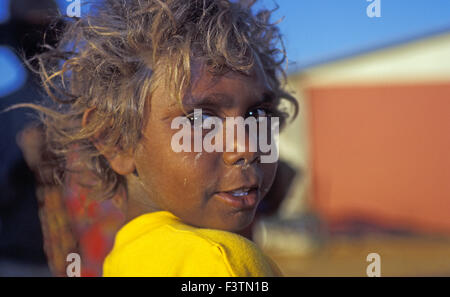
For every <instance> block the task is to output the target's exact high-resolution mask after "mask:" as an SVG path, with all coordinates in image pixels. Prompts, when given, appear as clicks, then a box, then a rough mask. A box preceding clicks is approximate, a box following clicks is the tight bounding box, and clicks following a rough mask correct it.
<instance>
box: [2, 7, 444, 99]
mask: <svg viewBox="0 0 450 297" xmlns="http://www.w3.org/2000/svg"><path fill="white" fill-rule="evenodd" d="M9 1H10V0H0V23H1V22H5V21H7V18H8V15H9V14H8V11H7V10H6V7H7V4H8V2H9ZM81 1H83V0H81ZM260 1H261V0H260ZM379 1H380V3H381V17H380V18H369V17H368V16H367V14H366V8H367V6H368V5H369V4H370V2H367V0H278V1H277V3H278V5H279V9H278V11H277V12H276V13H275V14H274V20H276V19H279V18H281V17H284V20H283V22H282V23H281V24H280V28H281V31H282V33H283V35H284V38H285V43H286V47H287V53H288V57H289V61H291V62H295V64H292V65H290V70H291V71H295V70H297V69H301V68H305V67H307V66H310V65H314V64H317V63H321V62H324V61H329V60H333V59H335V58H338V57H342V56H346V55H350V54H353V53H358V52H362V51H368V50H370V49H373V48H378V47H380V46H384V45H389V44H393V43H398V42H401V41H404V40H408V39H412V38H416V37H420V36H424V35H427V34H430V33H432V32H437V31H443V30H450V0H379ZM57 2H58V4H59V5H60V7H61V8H62V9H63V11H65V7H66V6H67V4H68V2H67V1H66V0H57ZM259 5H263V6H266V7H268V8H273V7H274V6H275V5H274V1H272V0H262V1H261V4H259ZM0 46H1V44H0ZM3 52H5V51H3ZM0 54H2V53H1V52H0ZM6 58H7V57H6ZM6 58H3V59H0V64H2V63H3V64H2V65H0V77H5V76H6V75H7V74H5V73H4V71H3V70H2V69H10V68H8V67H13V66H12V65H17V63H16V62H17V61H13V62H12V64H11V65H5V63H7V60H8V59H6ZM5 61H6V62H5ZM14 67H18V66H14ZM10 73H11V72H10ZM15 73H16V79H17V81H18V83H17V84H15V86H16V87H18V86H20V85H21V84H22V83H23V79H22V80H21V79H20V73H23V72H21V71H17V72H15ZM9 81H10V82H11V81H13V80H12V79H11V80H9ZM0 87H1V86H0ZM11 90H12V89H8V91H7V92H6V91H4V92H3V93H9V92H10V91H11ZM1 93H2V90H0V94H1Z"/></svg>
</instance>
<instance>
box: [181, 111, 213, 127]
mask: <svg viewBox="0 0 450 297" xmlns="http://www.w3.org/2000/svg"><path fill="white" fill-rule="evenodd" d="M211 116H212V115H210V114H205V113H203V112H192V113H190V114H188V115H187V116H186V118H188V120H189V121H190V122H191V124H192V126H193V127H195V125H203V122H204V121H205V120H206V119H207V118H209V117H211Z"/></svg>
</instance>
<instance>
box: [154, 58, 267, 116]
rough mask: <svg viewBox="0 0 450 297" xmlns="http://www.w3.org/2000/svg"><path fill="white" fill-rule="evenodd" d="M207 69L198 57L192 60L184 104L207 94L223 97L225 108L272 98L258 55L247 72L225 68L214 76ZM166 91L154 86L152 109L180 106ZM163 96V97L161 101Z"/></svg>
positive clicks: (218, 97) (190, 103) (217, 97)
mask: <svg viewBox="0 0 450 297" xmlns="http://www.w3.org/2000/svg"><path fill="white" fill-rule="evenodd" d="M210 70H211V69H210V68H209V67H208V66H207V65H206V64H205V62H203V61H201V60H193V61H192V62H191V83H190V86H189V87H188V89H187V90H186V94H185V95H184V96H183V100H182V103H183V105H185V106H189V105H194V104H195V103H196V101H197V100H198V99H199V98H205V97H208V96H212V97H214V98H215V99H216V100H217V99H218V100H219V101H220V98H224V99H223V100H221V101H222V102H221V105H225V106H228V107H231V106H236V105H237V103H243V104H252V103H254V102H255V103H256V101H257V100H259V99H260V98H261V97H262V96H264V95H265V94H269V97H273V89H272V87H271V85H270V83H269V79H268V77H267V74H266V73H265V71H264V69H263V67H262V64H261V62H260V60H259V59H258V58H257V59H255V63H254V66H253V67H252V68H251V69H250V71H249V74H244V73H240V72H236V71H228V72H225V73H224V74H221V75H217V74H214V73H212V72H211V71H210ZM168 91H169V90H167V89H165V88H164V87H157V88H156V90H155V93H153V95H154V96H152V98H153V99H152V100H151V101H152V102H151V106H152V107H151V109H152V110H154V111H155V110H156V109H159V110H160V109H161V108H169V109H170V110H172V109H173V110H175V109H180V106H179V102H177V101H176V99H175V98H168V96H167V94H168V93H169V92H168ZM162 98H164V100H160V99H162ZM253 101H254V102H253Z"/></svg>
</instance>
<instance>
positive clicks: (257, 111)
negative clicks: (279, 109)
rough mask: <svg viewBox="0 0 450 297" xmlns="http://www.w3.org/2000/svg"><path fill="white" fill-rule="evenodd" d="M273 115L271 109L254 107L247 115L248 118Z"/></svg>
mask: <svg viewBox="0 0 450 297" xmlns="http://www.w3.org/2000/svg"><path fill="white" fill-rule="evenodd" d="M271 116H272V112H271V111H269V110H268V109H267V108H262V107H259V108H254V109H252V110H250V111H249V112H247V114H246V115H245V117H246V118H248V117H254V118H256V119H259V118H261V117H271Z"/></svg>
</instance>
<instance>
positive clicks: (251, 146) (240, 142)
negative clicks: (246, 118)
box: [223, 131, 260, 166]
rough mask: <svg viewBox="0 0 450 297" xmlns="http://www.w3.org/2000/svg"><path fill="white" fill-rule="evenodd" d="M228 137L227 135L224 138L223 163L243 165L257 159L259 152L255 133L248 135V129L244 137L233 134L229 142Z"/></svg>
mask: <svg viewBox="0 0 450 297" xmlns="http://www.w3.org/2000/svg"><path fill="white" fill-rule="evenodd" d="M229 139H230V137H227V139H226V140H225V142H226V146H225V150H224V152H223V160H224V162H225V164H227V165H239V166H244V165H250V164H252V163H253V162H255V161H257V160H259V158H260V152H259V150H258V144H257V138H256V137H255V135H249V133H248V131H246V133H245V136H244V137H238V135H236V134H235V136H234V140H232V143H231V144H230V143H229ZM232 139H233V138H232Z"/></svg>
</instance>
